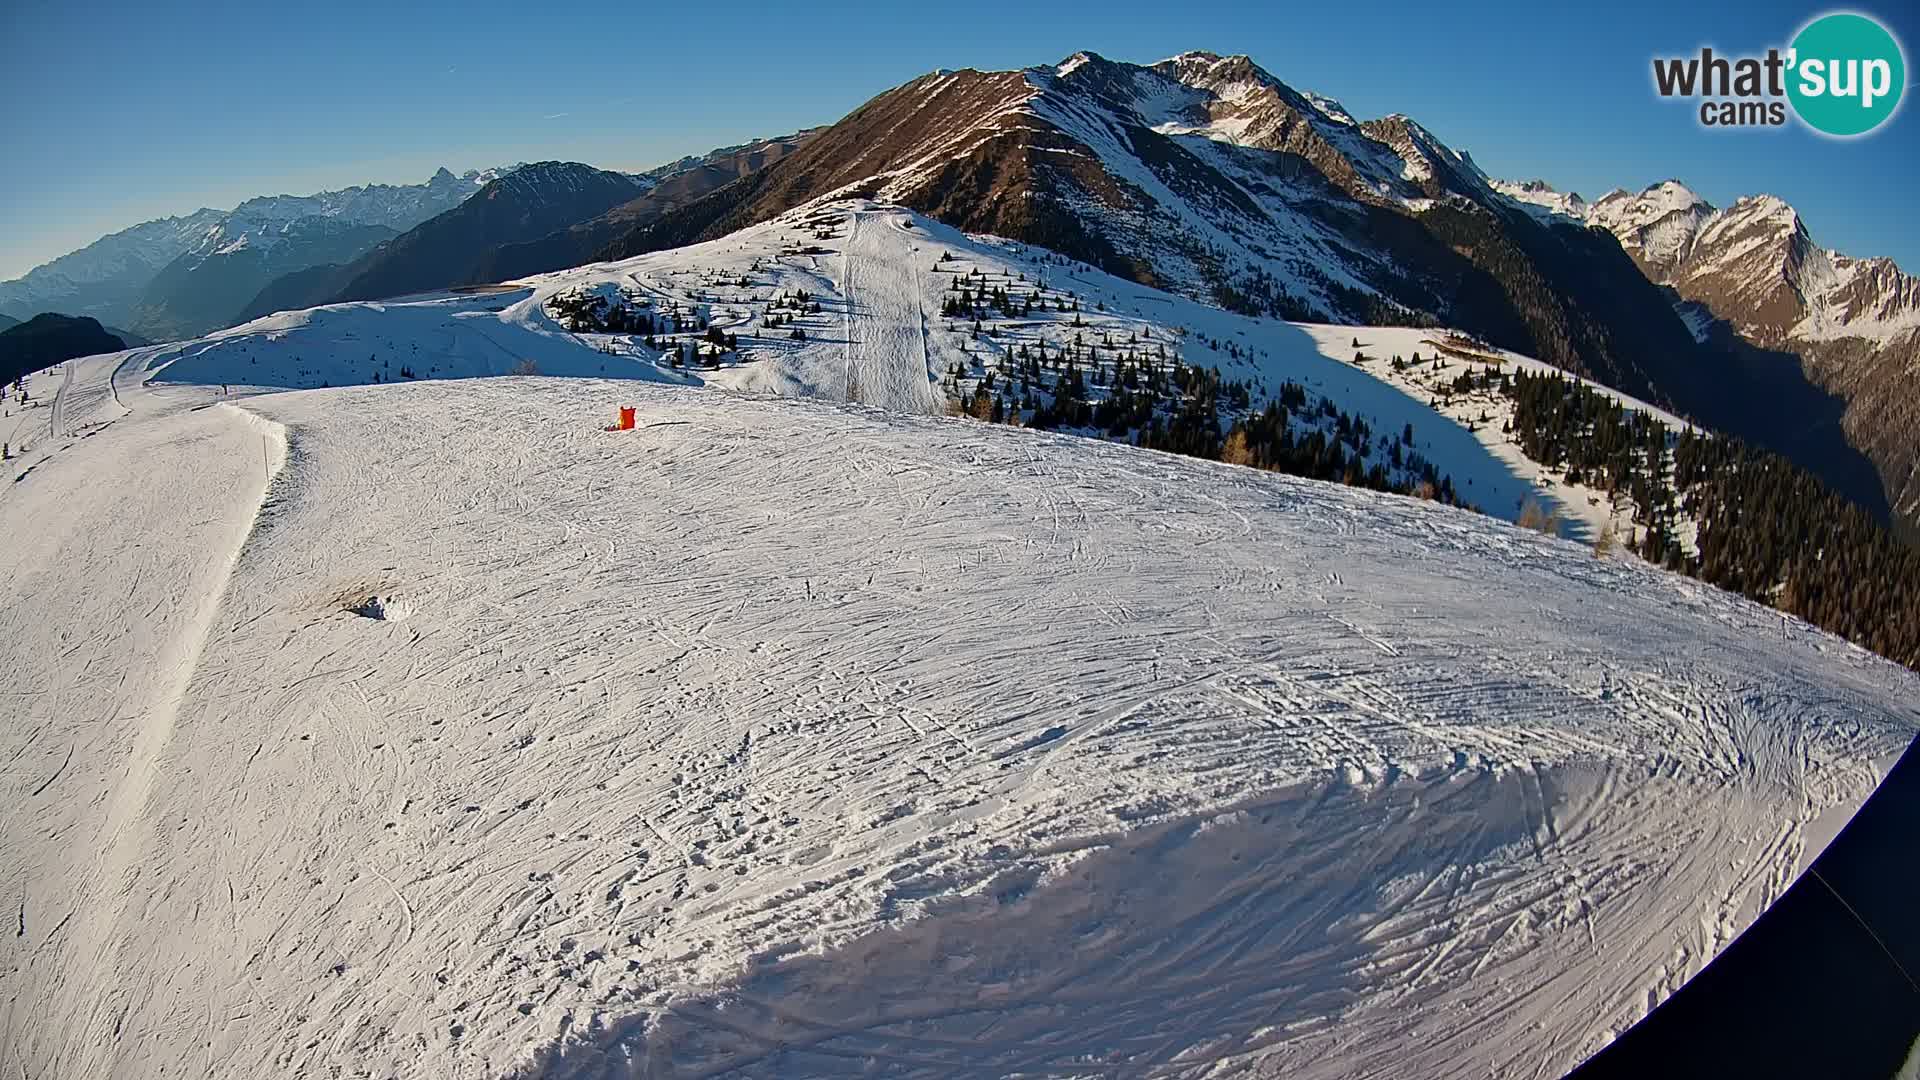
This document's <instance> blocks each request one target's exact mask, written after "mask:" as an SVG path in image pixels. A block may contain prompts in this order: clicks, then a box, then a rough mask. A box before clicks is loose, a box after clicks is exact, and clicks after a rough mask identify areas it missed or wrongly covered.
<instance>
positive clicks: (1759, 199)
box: [1509, 180, 1920, 529]
mask: <svg viewBox="0 0 1920 1080" xmlns="http://www.w3.org/2000/svg"><path fill="white" fill-rule="evenodd" d="M1509 194H1510V195H1512V196H1513V197H1514V198H1517V199H1523V200H1525V201H1527V202H1529V203H1531V204H1533V205H1539V206H1547V207H1549V208H1551V209H1552V210H1553V212H1555V213H1558V214H1563V215H1569V216H1574V217H1578V218H1579V219H1580V220H1583V221H1586V222H1588V223H1590V224H1593V225H1598V226H1600V227H1602V228H1604V229H1606V230H1607V231H1609V232H1610V233H1612V234H1613V235H1614V236H1616V237H1617V238H1618V239H1619V241H1620V246H1621V247H1622V248H1624V249H1625V250H1626V251H1627V253H1628V254H1629V255H1631V256H1632V257H1633V259H1634V261H1635V262H1636V263H1638V264H1639V266H1640V267H1641V269H1642V270H1643V271H1644V272H1645V273H1646V275H1647V277H1648V278H1650V279H1651V280H1653V281H1654V282H1656V283H1658V284H1660V285H1662V286H1664V287H1666V288H1667V289H1669V290H1670V292H1671V299H1672V301H1673V302H1674V305H1675V308H1676V310H1677V311H1678V312H1680V313H1681V314H1682V316H1683V317H1684V318H1685V319H1686V320H1687V322H1688V323H1689V325H1690V326H1691V327H1692V328H1693V330H1694V332H1695V334H1696V336H1697V337H1698V338H1699V340H1701V341H1702V342H1703V343H1705V344H1706V345H1707V346H1708V347H1709V348H1711V349H1712V350H1714V351H1715V352H1716V353H1718V354H1719V355H1720V358H1721V359H1722V360H1723V361H1726V362H1732V363H1734V364H1736V365H1740V367H1739V369H1738V370H1742V371H1743V372H1745V371H1749V370H1750V369H1752V368H1753V367H1755V366H1756V365H1760V366H1764V365H1763V364H1762V362H1761V361H1760V360H1759V359H1757V358H1772V361H1773V363H1772V366H1773V367H1775V368H1779V367H1786V368H1788V369H1790V370H1791V371H1793V372H1795V373H1797V374H1799V375H1801V376H1802V377H1803V380H1804V381H1805V382H1807V383H1810V384H1811V385H1812V387H1814V388H1817V390H1818V391H1820V394H1818V395H1817V396H1809V395H1807V394H1805V393H1804V392H1802V394H1801V395H1800V398H1801V399H1802V400H1803V401H1804V402H1805V403H1806V405H1807V406H1808V407H1809V408H1810V409H1811V410H1812V411H1811V412H1810V413H1809V414H1807V415H1803V416H1801V417H1799V418H1798V419H1797V420H1793V419H1788V420H1784V423H1785V425H1786V426H1787V427H1789V428H1795V429H1804V428H1806V427H1808V426H1809V424H1810V421H1811V422H1817V423H1818V424H1822V425H1824V424H1837V426H1838V428H1839V431H1840V432H1841V434H1842V435H1843V436H1844V438H1845V441H1846V443H1847V444H1848V445H1849V446H1850V447H1852V448H1854V449H1856V450H1858V451H1860V452H1861V453H1863V454H1865V455H1866V457H1867V458H1868V459H1870V460H1871V461H1872V463H1873V465H1874V467H1875V469H1876V476H1875V486H1877V487H1878V488H1879V489H1880V494H1882V495H1883V497H1884V504H1885V505H1886V506H1887V507H1889V508H1890V509H1891V510H1892V512H1893V513H1894V515H1895V516H1896V517H1897V518H1899V519H1900V520H1901V522H1902V523H1903V524H1904V525H1905V526H1906V527H1907V528H1909V529H1912V528H1914V527H1915V526H1916V525H1920V279H1916V278H1914V277H1913V276H1912V275H1909V274H1906V273H1904V272H1902V271H1901V270H1900V268H1899V267H1898V266H1896V265H1894V263H1893V262H1892V261H1891V260H1889V259H1855V258H1851V257H1849V256H1846V255H1843V254H1841V253H1839V252H1836V251H1831V250H1828V249H1825V248H1822V247H1821V246H1820V245H1819V244H1817V243H1815V242H1814V239H1813V236H1812V234H1811V233H1810V232H1809V231H1808V229H1807V226H1806V222H1805V221H1804V220H1803V219H1802V218H1801V217H1800V215H1799V213H1798V212H1797V211H1795V210H1794V208H1793V207H1792V206H1790V205H1788V204H1787V203H1785V202H1783V201H1781V200H1780V199H1777V198H1774V197H1773V196H1771V195H1759V196H1752V197H1748V198H1742V199H1739V200H1736V201H1735V202H1734V203H1733V204H1732V205H1731V206H1727V207H1725V208H1716V207H1714V206H1712V205H1710V204H1709V203H1708V202H1707V201H1706V200H1704V199H1702V198H1700V197H1699V196H1698V195H1696V194H1694V192H1692V191H1691V190H1689V189H1688V188H1687V187H1686V186H1685V185H1683V184H1680V183H1679V182H1678V181H1672V180H1669V181H1665V182H1662V183H1659V184H1655V185H1653V186H1651V187H1649V188H1647V189H1645V190H1644V191H1640V192H1637V193H1635V192H1627V191H1614V192H1610V193H1608V194H1607V195H1605V196H1604V197H1602V198H1600V199H1598V200H1595V201H1594V202H1593V203H1592V204H1590V205H1589V204H1586V203H1584V201H1579V200H1578V197H1577V196H1574V197H1572V199H1573V200H1574V201H1573V202H1569V201H1568V200H1567V199H1566V197H1563V196H1560V195H1559V193H1557V192H1553V191H1552V189H1550V188H1545V187H1544V186H1543V185H1536V186H1535V187H1533V188H1532V189H1530V190H1528V191H1510V192H1509ZM1779 381H1780V380H1779V379H1777V378H1776V379H1775V383H1776V384H1777V383H1778V382H1779ZM1822 399H1824V400H1822Z"/></svg>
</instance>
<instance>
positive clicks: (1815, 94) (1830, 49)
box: [1787, 13, 1907, 136]
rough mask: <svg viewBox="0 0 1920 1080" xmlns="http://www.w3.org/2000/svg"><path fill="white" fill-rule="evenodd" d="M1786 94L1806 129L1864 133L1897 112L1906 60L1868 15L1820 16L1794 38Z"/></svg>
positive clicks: (1885, 32)
mask: <svg viewBox="0 0 1920 1080" xmlns="http://www.w3.org/2000/svg"><path fill="white" fill-rule="evenodd" d="M1788 63H1789V64H1791V65H1792V72H1791V74H1790V75H1789V77H1788V81H1787V98H1788V100H1790V101H1792V102H1793V111H1794V112H1796V113H1799V114H1800V119H1801V120H1804V121H1805V122H1806V124H1807V126H1808V127H1811V128H1813V129H1814V130H1815V131H1821V132H1825V133H1826V134H1828V135H1840V136H1848V135H1864V134H1866V133H1867V132H1869V131H1872V130H1873V129H1874V128H1877V127H1879V126H1880V125H1881V124H1884V123H1886V122H1887V118H1888V117H1891V116H1892V115H1893V111H1894V109H1896V108H1898V107H1899V105H1900V92H1901V91H1902V90H1904V89H1906V86H1907V64H1906V58H1905V57H1904V56H1903V55H1902V54H1901V52H1900V43H1899V42H1897V41H1895V40H1894V39H1893V35H1892V34H1890V33H1888V32H1887V28H1886V27H1884V26H1881V25H1880V24H1879V23H1877V22H1875V21H1874V20H1872V19H1870V18H1868V17H1866V16H1865V15H1854V14H1851V13H1840V14H1834V15H1822V16H1821V17H1819V18H1817V19H1815V20H1813V21H1812V22H1810V23H1808V24H1807V25H1806V28H1805V29H1803V30H1801V31H1800V33H1799V35H1798V36H1796V37H1795V38H1794V39H1793V51H1792V53H1791V54H1790V59H1789V61H1788Z"/></svg>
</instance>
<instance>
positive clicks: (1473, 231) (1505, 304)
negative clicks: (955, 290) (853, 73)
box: [601, 53, 1694, 401]
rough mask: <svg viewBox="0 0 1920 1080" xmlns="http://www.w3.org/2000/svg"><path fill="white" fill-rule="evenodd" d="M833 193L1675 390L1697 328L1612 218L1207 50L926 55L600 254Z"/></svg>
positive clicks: (1405, 122) (1237, 302)
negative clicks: (1571, 215)
mask: <svg viewBox="0 0 1920 1080" xmlns="http://www.w3.org/2000/svg"><path fill="white" fill-rule="evenodd" d="M831 193H842V194H847V193H851V194H865V195H872V196H875V197H878V198H882V199H886V200H890V201H894V202H898V203H902V204H904V205H906V206H909V207H912V208H914V209H916V210H920V211H922V212H925V213H928V214H930V215H932V216H934V217H937V218H939V219H941V220H943V221H946V222H948V223H950V224H953V225H956V226H959V227H961V228H964V229H969V230H974V231H980V232H990V233H995V234H998V235H1001V236H1007V237H1011V238H1013V239H1017V240H1024V241H1028V242H1031V243H1035V244H1039V245H1042V246H1045V247H1049V248H1052V249H1054V250H1056V251H1059V252H1062V253H1064V254H1067V255H1070V256H1073V257H1075V258H1078V259H1081V260H1083V261H1086V262H1088V263H1092V264H1094V265H1096V266H1099V267H1101V268H1103V269H1106V270H1109V271H1112V272H1115V273H1119V274H1121V275H1123V276H1126V277H1130V278H1132V279H1134V280H1137V281H1141V282H1143V283H1148V284H1152V285H1156V286H1160V287H1163V288H1167V289H1170V290H1173V291H1176V292H1180V293H1183V294H1186V295H1189V296H1193V297H1195V298H1197V299H1202V300H1205V301H1207V302H1209V303H1216V304H1219V305H1221V306H1224V307H1228V308H1231V309H1234V310H1237V311H1243V312H1249V313H1258V314H1268V315H1278V316H1284V317H1290V318H1321V319H1330V320H1353V321H1360V322H1370V321H1377V322H1403V323H1404V322H1422V321H1437V322H1447V323H1451V324H1454V325H1461V326H1465V327H1468V328H1470V329H1474V330H1476V331H1479V332H1481V333H1483V334H1485V335H1486V336H1488V337H1489V338H1490V339H1492V340H1494V341H1496V342H1497V343H1499V344H1501V345H1505V346H1509V347H1512V348H1515V349H1520V350H1525V351H1528V352H1531V353H1533V354H1535V355H1539V356H1543V357H1545V358H1548V359H1551V360H1553V361H1555V362H1557V363H1560V364H1562V365H1564V366H1566V367H1569V368H1572V369H1574V370H1578V371H1581V372H1583V373H1585V374H1590V375H1594V376H1596V377H1599V378H1602V379H1604V380H1606V381H1608V382H1610V383H1612V384H1614V385H1617V386H1619V387H1620V388H1622V389H1624V390H1628V391H1630V392H1634V393H1638V394H1641V395H1644V396H1648V397H1652V398H1655V399H1656V400H1665V401H1674V400H1677V399H1678V398H1680V397H1681V396H1683V395H1681V394H1680V393H1679V391H1680V390H1682V389H1684V388H1683V387H1680V386H1679V385H1677V384H1678V383H1679V382H1680V381H1682V380H1680V379H1667V378H1656V374H1658V373H1657V372H1656V371H1655V370H1654V369H1652V368H1649V367H1647V366H1645V365H1647V363H1648V358H1664V357H1666V356H1670V355H1675V354H1685V353H1687V352H1688V351H1690V350H1692V349H1693V348H1694V345H1693V341H1692V338H1691V337H1690V336H1689V335H1688V333H1687V331H1686V328H1685V326H1684V325H1683V324H1682V323H1681V321H1680V319H1679V317H1678V316H1677V315H1674V314H1673V313H1672V312H1670V311H1669V310H1668V309H1667V307H1666V305H1665V303H1664V301H1663V299H1662V298H1661V296H1660V294H1659V292H1658V291H1657V290H1656V289H1654V288H1653V287H1652V286H1651V285H1650V284H1649V283H1648V282H1647V281H1646V279H1645V278H1644V277H1643V276H1642V275H1641V274H1640V272H1639V271H1638V270H1637V269H1636V268H1635V267H1634V265H1633V263H1632V262H1631V260H1629V259H1627V258H1626V257H1625V256H1624V255H1623V254H1622V253H1621V252H1620V249H1619V246H1618V244H1616V243H1614V242H1613V241H1612V240H1611V239H1610V238H1607V237H1605V236H1602V235H1599V234H1596V233H1593V232H1592V231H1590V230H1587V229H1583V228H1577V227H1570V226H1568V225H1566V224H1565V223H1562V224H1560V225H1557V226H1556V225H1552V224H1549V223H1546V222H1543V221H1541V220H1538V219H1537V218H1535V217H1534V216H1532V215H1530V214H1529V213H1526V212H1524V211H1521V210H1520V209H1518V208H1517V207H1516V206H1515V205H1514V204H1513V203H1512V202H1511V201H1510V200H1508V199H1506V198H1505V197H1503V196H1501V195H1500V194H1499V193H1498V192H1497V191H1495V190H1494V189H1493V188H1492V187H1491V186H1490V184H1489V182H1488V180H1487V178H1486V177H1485V176H1484V175H1483V174H1482V173H1481V171H1480V170H1479V169H1478V168H1477V167H1476V166H1475V165H1474V164H1473V162H1472V160H1471V158H1469V157H1468V156H1467V155H1466V154H1463V153H1459V152H1456V151H1454V150H1452V149H1450V148H1448V147H1446V146H1445V145H1444V144H1442V143H1441V142H1440V141H1439V140H1438V139H1437V138H1435V137H1434V136H1433V135H1432V133H1431V132H1428V131H1427V130H1426V129H1424V128H1422V127H1421V126H1420V125H1419V124H1417V123H1416V122H1414V121H1413V120H1410V119H1408V118H1406V117H1403V116H1391V117H1386V118H1384V119H1380V120H1373V121H1366V122H1361V121H1358V120H1356V119H1355V118H1354V117H1353V116H1352V115H1350V114H1349V113H1348V112H1347V111H1346V110H1345V109H1344V108H1342V107H1341V106H1340V105H1339V104H1338V103H1337V102H1334V101H1332V100H1330V99H1328V98H1324V97H1320V96H1318V95H1313V94H1308V93H1304V92H1301V91H1297V90H1295V89H1293V88H1291V87H1288V86H1287V85H1285V84H1284V83H1282V82H1280V81H1279V80H1278V79H1275V78H1274V77H1273V76H1271V75H1269V74H1268V73H1266V72H1264V71H1262V70H1261V69H1260V68H1259V67H1257V66H1256V65H1254V64H1253V63H1252V62H1250V61H1249V60H1247V59H1246V58H1245V57H1224V58H1223V57H1219V56H1214V55H1212V54H1208V53H1188V54H1185V55H1182V56H1179V57H1175V58H1174V59H1172V60H1168V61H1165V62H1163V63H1160V64H1156V65H1153V66H1150V67H1146V66H1139V65H1133V64H1123V63H1116V62H1113V61H1109V60H1106V59H1103V58H1101V57H1098V56H1095V55H1093V54H1090V53H1081V54H1077V55H1076V56H1074V57H1072V58H1070V59H1069V60H1067V61H1066V62H1064V63H1062V64H1059V65H1054V66H1048V67H1040V68H1030V69H1027V70H1024V71H1000V72H980V71H941V72H934V73H932V74H929V75H925V76H922V77H921V78H919V79H916V80H914V81H912V82H910V83H907V84H906V85H904V86H901V87H899V88H897V89H894V90H891V91H888V92H887V93H884V94H882V95H880V96H879V97H877V98H875V99H873V100H872V101H869V102H868V103H866V104H865V105H862V106H861V107H860V108H858V109H856V110H854V112H853V113H851V114H850V115H848V116H847V117H846V118H845V119H843V120H842V121H840V122H839V123H838V124H835V125H833V126H832V127H829V128H827V129H825V130H823V131H821V132H819V133H818V134H815V135H814V136H812V137H811V138H809V139H808V140H807V141H806V142H805V143H804V144H803V145H802V146H800V147H799V148H798V149H797V150H796V151H795V152H793V153H792V154H790V155H788V156H786V157H785V158H783V159H781V160H779V161H776V162H774V163H773V164H771V165H769V166H768V167H767V168H765V169H762V170H760V171H759V172H756V173H754V174H752V175H751V176H748V177H746V178H744V179H741V180H738V181H735V182H734V183H732V184H729V185H728V186H727V187H725V188H723V189H721V190H720V191H716V192H714V193H713V194H712V195H709V196H707V197H705V198H702V199H699V200H696V201H694V202H692V203H689V204H687V205H686V206H683V207H680V208H678V209H676V210H674V211H673V212H671V213H668V214H665V215H662V216H661V217H660V218H659V219H657V220H655V221H653V222H649V223H645V224H641V225H638V226H636V227H635V228H634V229H633V230H631V231H630V232H629V233H628V234H627V235H625V236H623V237H621V238H620V239H619V240H617V241H615V242H613V243H611V244H609V245H608V246H607V247H606V248H605V249H604V250H603V251H602V252H601V255H602V256H603V257H619V256H624V255H630V254H636V253H639V252H643V251H650V250H657V249H659V248H662V247H670V246H676V245H679V244H683V243H688V242H691V241H695V240H699V239H706V238H711V237H714V236H718V235H722V234H724V233H726V232H728V231H731V230H733V229H735V228H739V227H741V226H744V225H747V224H751V223H754V222H757V221H762V220H765V219H767V218H770V217H772V216H774V215H776V214H779V213H781V212H783V211H785V210H787V209H790V208H791V207H793V206H796V205H799V204H800V203H803V202H806V201H808V200H811V199H815V198H818V197H820V196H823V195H827V194H831ZM1649 309H1651V310H1654V311H1656V312H1657V314H1656V315H1655V316H1654V317H1652V318H1647V317H1645V316H1644V314H1643V313H1644V312H1645V311H1646V310H1649ZM1669 383H1673V384H1675V385H1669Z"/></svg>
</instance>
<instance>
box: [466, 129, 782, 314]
mask: <svg viewBox="0 0 1920 1080" xmlns="http://www.w3.org/2000/svg"><path fill="white" fill-rule="evenodd" d="M811 133H812V132H811V131H802V132H797V133H795V134H793V135H787V136H782V137H781V138H777V139H768V140H765V141H763V142H758V143H753V144H750V145H748V146H744V147H728V148H726V149H722V150H716V151H714V152H713V153H711V154H708V155H706V156H705V157H702V158H683V159H681V160H680V161H676V162H673V163H672V164H670V165H665V166H662V167H661V168H659V169H655V170H653V171H652V172H650V173H648V174H647V175H648V177H650V178H652V179H655V180H657V181H658V182H657V183H656V184H655V186H654V187H653V188H652V189H651V190H649V191H648V192H647V193H646V194H644V195H642V196H640V197H639V198H637V199H633V200H631V201H629V202H625V203H622V204H620V205H619V206H616V207H614V208H613V209H611V210H608V211H607V212H606V213H604V214H601V215H599V216H597V217H594V218H591V219H588V220H586V221H582V222H578V223H575V224H572V225H569V226H568V227H566V228H564V229H560V230H557V231H555V232H551V233H548V234H547V235H545V236H542V237H540V238H539V239H537V240H530V241H525V242H522V243H510V244H502V245H500V246H499V247H496V248H494V249H493V250H491V251H488V252H487V253H485V254H484V255H483V256H481V258H480V259H479V260H477V261H476V262H475V264H474V267H473V270H472V272H471V276H472V283H481V282H495V281H507V280H510V279H512V278H518V277H526V276H528V275H530V274H542V273H546V272H548V271H552V270H564V269H566V268H568V267H572V266H579V265H581V264H582V263H585V262H589V261H591V260H592V259H593V257H594V256H595V255H596V254H597V253H598V252H600V251H601V250H603V249H604V248H605V247H606V246H607V245H608V244H610V243H612V242H613V241H614V240H615V239H617V238H618V237H620V236H622V235H624V234H626V233H628V232H630V231H632V230H633V229H635V228H637V227H639V226H641V225H644V224H646V223H648V222H651V221H653V220H655V219H657V218H659V217H660V216H661V215H662V214H666V213H668V212H671V211H673V210H675V209H678V208H679V207H681V206H685V205H686V204H688V203H690V202H692V201H694V200H695V199H699V198H701V197H703V196H705V195H707V194H709V193H711V192H713V191H716V190H718V189H719V188H722V187H724V186H726V185H727V184H729V183H732V182H733V181H735V180H737V179H739V178H741V177H743V176H749V175H751V174H753V173H755V172H758V171H759V170H761V169H763V168H765V167H766V166H768V165H770V164H772V163H773V162H775V161H778V160H780V159H781V158H784V157H786V156H787V155H788V154H790V153H792V152H793V151H794V149H795V148H796V147H798V146H799V145H800V143H801V142H802V141H803V140H805V139H806V138H807V136H808V135H810V134H811Z"/></svg>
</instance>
